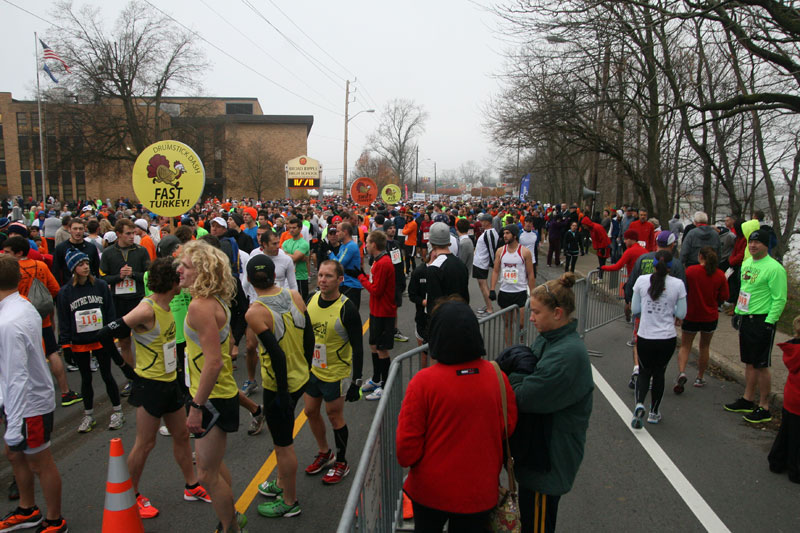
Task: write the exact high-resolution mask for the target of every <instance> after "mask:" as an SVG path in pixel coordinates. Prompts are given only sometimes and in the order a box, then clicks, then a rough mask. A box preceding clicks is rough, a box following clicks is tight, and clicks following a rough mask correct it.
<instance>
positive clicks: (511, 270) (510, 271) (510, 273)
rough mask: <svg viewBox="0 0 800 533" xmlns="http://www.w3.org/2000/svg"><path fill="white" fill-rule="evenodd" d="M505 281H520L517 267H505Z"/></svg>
mask: <svg viewBox="0 0 800 533" xmlns="http://www.w3.org/2000/svg"><path fill="white" fill-rule="evenodd" d="M503 281H505V282H506V283H519V279H518V277H517V267H503Z"/></svg>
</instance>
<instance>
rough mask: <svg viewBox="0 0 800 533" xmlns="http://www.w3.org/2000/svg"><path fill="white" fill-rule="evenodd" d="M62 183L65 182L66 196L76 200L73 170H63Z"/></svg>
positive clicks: (67, 198) (68, 198)
mask: <svg viewBox="0 0 800 533" xmlns="http://www.w3.org/2000/svg"><path fill="white" fill-rule="evenodd" d="M61 183H63V184H64V198H65V199H66V200H75V199H76V197H75V184H74V183H72V172H70V171H69V170H62V171H61Z"/></svg>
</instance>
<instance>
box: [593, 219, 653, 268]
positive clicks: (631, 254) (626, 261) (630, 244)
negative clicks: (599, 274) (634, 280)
mask: <svg viewBox="0 0 800 533" xmlns="http://www.w3.org/2000/svg"><path fill="white" fill-rule="evenodd" d="M622 237H623V239H624V240H625V252H624V253H623V254H622V257H620V258H619V261H617V262H616V263H614V264H613V265H603V266H601V267H600V270H603V271H604V272H609V271H610V272H614V271H617V270H622V269H623V267H624V268H625V269H626V273H627V275H630V273H631V272H633V265H635V264H636V260H637V259H639V256H642V255H644V254H646V253H647V250H645V249H644V248H642V247H641V245H640V244H639V243H638V242H637V241H638V239H639V236H638V235H637V233H636V232H635V231H632V230H627V231H626V232H625V233H624V234H623V236H622Z"/></svg>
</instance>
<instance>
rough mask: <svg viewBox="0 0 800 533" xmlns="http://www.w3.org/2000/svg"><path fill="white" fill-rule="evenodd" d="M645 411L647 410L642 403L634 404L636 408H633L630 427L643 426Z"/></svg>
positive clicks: (637, 427) (639, 427) (640, 427)
mask: <svg viewBox="0 0 800 533" xmlns="http://www.w3.org/2000/svg"><path fill="white" fill-rule="evenodd" d="M646 412H647V411H645V409H644V404H641V403H637V404H636V408H635V409H634V410H633V418H632V419H631V427H632V428H633V429H642V426H644V424H643V423H642V421H643V420H644V414H645V413H646Z"/></svg>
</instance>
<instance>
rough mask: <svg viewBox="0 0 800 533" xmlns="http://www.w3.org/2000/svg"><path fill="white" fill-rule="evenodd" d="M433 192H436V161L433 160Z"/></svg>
mask: <svg viewBox="0 0 800 533" xmlns="http://www.w3.org/2000/svg"><path fill="white" fill-rule="evenodd" d="M433 194H437V193H436V161H434V162H433Z"/></svg>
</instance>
